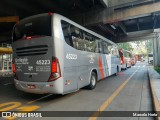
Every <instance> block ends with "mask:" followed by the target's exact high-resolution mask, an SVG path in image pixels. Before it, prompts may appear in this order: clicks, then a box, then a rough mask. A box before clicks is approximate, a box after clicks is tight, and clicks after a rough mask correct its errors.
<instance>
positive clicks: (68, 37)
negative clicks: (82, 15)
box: [61, 21, 73, 47]
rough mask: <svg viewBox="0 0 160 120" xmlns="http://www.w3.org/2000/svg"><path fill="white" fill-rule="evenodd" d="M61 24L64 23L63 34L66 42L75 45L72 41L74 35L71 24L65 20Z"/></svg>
mask: <svg viewBox="0 0 160 120" xmlns="http://www.w3.org/2000/svg"><path fill="white" fill-rule="evenodd" d="M61 24H62V30H63V35H64V39H65V41H66V43H67V44H68V45H70V46H72V47H73V42H72V37H71V32H70V24H69V23H67V22H65V21H61Z"/></svg>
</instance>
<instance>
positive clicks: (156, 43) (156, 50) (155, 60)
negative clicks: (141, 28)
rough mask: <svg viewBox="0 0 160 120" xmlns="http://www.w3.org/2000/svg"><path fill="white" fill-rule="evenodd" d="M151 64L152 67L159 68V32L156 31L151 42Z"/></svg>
mask: <svg viewBox="0 0 160 120" xmlns="http://www.w3.org/2000/svg"><path fill="white" fill-rule="evenodd" d="M153 64H154V66H160V30H158V32H157V31H156V36H155V38H154V40H153Z"/></svg>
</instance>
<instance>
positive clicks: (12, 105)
mask: <svg viewBox="0 0 160 120" xmlns="http://www.w3.org/2000/svg"><path fill="white" fill-rule="evenodd" d="M8 105H10V106H8ZM20 105H21V103H19V102H7V103H2V104H0V111H2V112H4V111H8V110H11V109H14V108H16V107H19V106H20ZM4 106H8V107H6V108H3V107H4Z"/></svg>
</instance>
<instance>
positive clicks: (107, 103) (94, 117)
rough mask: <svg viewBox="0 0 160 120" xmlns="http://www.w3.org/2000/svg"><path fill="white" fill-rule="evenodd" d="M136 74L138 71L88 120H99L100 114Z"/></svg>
mask: <svg viewBox="0 0 160 120" xmlns="http://www.w3.org/2000/svg"><path fill="white" fill-rule="evenodd" d="M136 72H137V70H136V71H135V72H134V73H133V74H132V75H131V76H130V77H129V78H128V79H127V80H126V81H125V82H124V83H123V84H122V85H121V86H120V87H119V88H118V89H117V90H116V91H115V92H114V93H113V94H112V95H111V96H110V97H109V98H108V99H107V100H106V101H105V102H104V103H103V104H102V105H101V106H100V107H99V108H98V110H97V111H96V112H95V113H94V114H93V115H92V116H91V117H90V118H89V119H88V120H97V117H99V116H100V114H101V113H102V112H103V111H104V110H105V109H106V108H107V107H108V106H109V105H110V103H111V102H112V101H113V100H114V98H115V97H116V96H117V95H118V94H119V93H120V92H121V90H122V89H123V88H124V87H125V85H126V84H127V83H128V81H129V80H130V79H131V78H132V77H133V75H134V74H135V73H136Z"/></svg>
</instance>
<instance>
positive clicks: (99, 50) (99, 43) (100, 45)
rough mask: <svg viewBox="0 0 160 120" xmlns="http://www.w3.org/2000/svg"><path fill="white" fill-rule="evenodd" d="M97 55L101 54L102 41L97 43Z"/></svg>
mask: <svg viewBox="0 0 160 120" xmlns="http://www.w3.org/2000/svg"><path fill="white" fill-rule="evenodd" d="M98 53H103V49H102V41H98Z"/></svg>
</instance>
